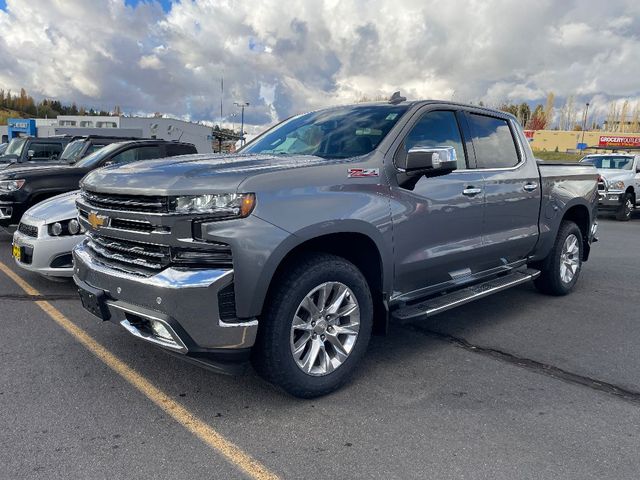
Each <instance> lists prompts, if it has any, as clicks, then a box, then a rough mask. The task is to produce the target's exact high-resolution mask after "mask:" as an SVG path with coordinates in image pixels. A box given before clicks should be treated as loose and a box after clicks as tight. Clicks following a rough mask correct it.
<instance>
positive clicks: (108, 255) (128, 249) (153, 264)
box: [87, 234, 171, 275]
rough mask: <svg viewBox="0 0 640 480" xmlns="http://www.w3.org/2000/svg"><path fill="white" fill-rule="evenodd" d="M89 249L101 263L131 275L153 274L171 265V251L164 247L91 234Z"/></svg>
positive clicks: (88, 241) (89, 236)
mask: <svg viewBox="0 0 640 480" xmlns="http://www.w3.org/2000/svg"><path fill="white" fill-rule="evenodd" d="M87 247H89V248H90V249H91V251H92V252H93V253H94V254H95V256H96V258H97V259H98V260H100V261H101V262H103V263H105V264H106V265H108V266H111V267H114V268H116V269H118V270H125V271H127V272H130V273H137V274H142V275H144V274H153V273H155V272H158V271H160V270H162V269H163V268H165V267H167V266H169V264H170V263H171V249H170V248H169V247H167V246H163V245H153V244H149V243H141V242H132V241H129V240H121V239H114V238H110V237H104V236H101V235H95V234H90V235H88V240H87Z"/></svg>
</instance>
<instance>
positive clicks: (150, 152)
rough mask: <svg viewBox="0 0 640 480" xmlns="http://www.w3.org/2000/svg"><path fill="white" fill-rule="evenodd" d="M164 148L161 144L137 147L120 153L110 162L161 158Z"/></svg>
mask: <svg viewBox="0 0 640 480" xmlns="http://www.w3.org/2000/svg"><path fill="white" fill-rule="evenodd" d="M161 156H162V150H161V148H160V147H159V146H146V147H135V148H130V149H129V150H125V151H124V152H122V153H119V154H118V155H116V156H115V157H113V158H112V159H111V160H109V163H129V162H136V161H138V160H149V159H152V158H160V157H161Z"/></svg>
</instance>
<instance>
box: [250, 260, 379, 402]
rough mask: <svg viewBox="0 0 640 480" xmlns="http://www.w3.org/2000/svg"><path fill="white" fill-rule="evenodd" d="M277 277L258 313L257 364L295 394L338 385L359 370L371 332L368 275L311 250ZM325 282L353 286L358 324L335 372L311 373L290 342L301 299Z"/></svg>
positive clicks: (254, 356) (260, 371) (312, 393)
mask: <svg viewBox="0 0 640 480" xmlns="http://www.w3.org/2000/svg"><path fill="white" fill-rule="evenodd" d="M276 281H277V282H278V284H277V285H276V286H275V288H274V289H273V290H272V291H271V292H270V295H269V296H270V298H268V299H267V303H266V305H265V310H264V313H263V315H262V316H261V318H260V327H259V330H258V337H257V339H256V344H255V346H254V348H253V351H252V363H253V366H254V368H255V369H256V371H257V372H258V374H259V375H260V376H262V377H263V378H264V379H266V380H267V381H269V382H271V383H273V384H275V385H277V386H279V387H281V388H282V389H283V390H285V391H286V392H288V393H290V394H291V395H294V396H296V397H300V398H313V397H318V396H321V395H326V394H328V393H330V392H332V391H334V390H336V389H338V388H339V387H341V386H342V385H344V384H345V383H346V382H347V381H348V380H349V378H350V377H351V375H352V373H353V372H354V371H355V369H356V367H357V365H358V363H359V362H360V360H361V359H362V357H363V355H364V353H365V351H366V349H367V345H368V343H369V339H370V337H371V329H372V326H373V301H372V299H371V292H370V290H369V285H368V284H367V281H366V279H365V278H364V276H363V275H362V273H361V272H360V270H358V268H357V267H356V266H355V265H353V264H352V263H351V262H348V261H347V260H345V259H344V258H341V257H338V256H335V255H329V254H309V255H308V256H306V257H304V259H303V260H301V261H299V262H297V263H296V264H295V265H291V266H290V267H289V268H288V269H287V270H286V271H285V272H283V274H282V275H280V276H279V277H278V278H277V279H276ZM325 282H340V283H342V284H344V285H346V286H347V287H348V288H349V289H350V290H351V292H352V293H353V295H354V296H355V298H356V300H357V304H358V306H359V308H360V319H359V320H360V329H359V331H358V335H357V337H356V340H355V343H354V344H353V346H352V348H351V351H350V353H349V355H348V356H347V358H346V359H345V360H344V361H343V363H342V364H341V365H340V366H339V367H337V368H336V369H335V370H333V371H332V372H331V373H327V374H324V375H322V376H313V375H311V374H309V373H307V372H304V371H303V370H302V368H301V367H299V366H298V364H297V363H296V360H295V359H294V356H293V352H292V347H291V344H290V340H291V331H292V323H293V319H294V316H295V315H296V313H298V312H297V310H298V308H299V306H300V304H301V302H302V301H303V299H304V298H305V297H306V296H307V295H308V294H309V293H310V292H311V291H312V290H313V289H314V288H317V287H318V286H320V285H322V284H324V283H325ZM318 323H319V322H318ZM323 338H324V337H323ZM329 348H331V347H329Z"/></svg>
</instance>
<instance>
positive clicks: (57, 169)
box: [0, 163, 74, 180]
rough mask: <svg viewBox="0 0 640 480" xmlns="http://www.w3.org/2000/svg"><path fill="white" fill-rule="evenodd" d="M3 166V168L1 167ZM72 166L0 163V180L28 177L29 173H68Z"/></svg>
mask: <svg viewBox="0 0 640 480" xmlns="http://www.w3.org/2000/svg"><path fill="white" fill-rule="evenodd" d="M3 167H4V168H3ZM71 168H74V167H73V166H72V165H64V164H58V165H21V164H19V163H18V164H17V163H13V164H10V165H7V164H2V163H0V180H12V179H15V178H25V177H26V178H28V177H29V176H31V175H34V174H36V175H38V176H41V175H49V174H53V173H68V170H69V169H71Z"/></svg>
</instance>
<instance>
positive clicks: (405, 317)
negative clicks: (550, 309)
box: [391, 268, 540, 322]
mask: <svg viewBox="0 0 640 480" xmlns="http://www.w3.org/2000/svg"><path fill="white" fill-rule="evenodd" d="M539 275H540V272H539V271H538V270H533V269H530V268H529V269H526V270H522V271H516V272H513V273H510V274H508V275H504V276H502V277H498V278H494V279H492V280H488V281H486V282H483V283H479V284H477V285H472V286H470V287H467V288H463V289H461V290H456V291H454V292H451V293H447V294H445V295H440V296H439V297H433V298H430V299H428V300H423V301H422V302H420V303H415V304H413V305H407V306H405V307H401V308H399V309H397V310H394V311H392V312H391V316H392V317H393V318H394V319H395V320H399V321H401V322H403V321H409V320H418V319H424V318H427V317H432V316H434V315H437V314H438V313H442V312H444V311H447V310H449V309H451V308H455V307H458V306H460V305H464V304H465V303H469V302H473V301H475V300H479V299H481V298H484V297H488V296H489V295H493V294H494V293H498V292H501V291H503V290H507V289H508V288H511V287H515V286H517V285H520V284H522V283H526V282H528V281H530V280H533V279H534V278H537V277H538V276H539Z"/></svg>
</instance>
